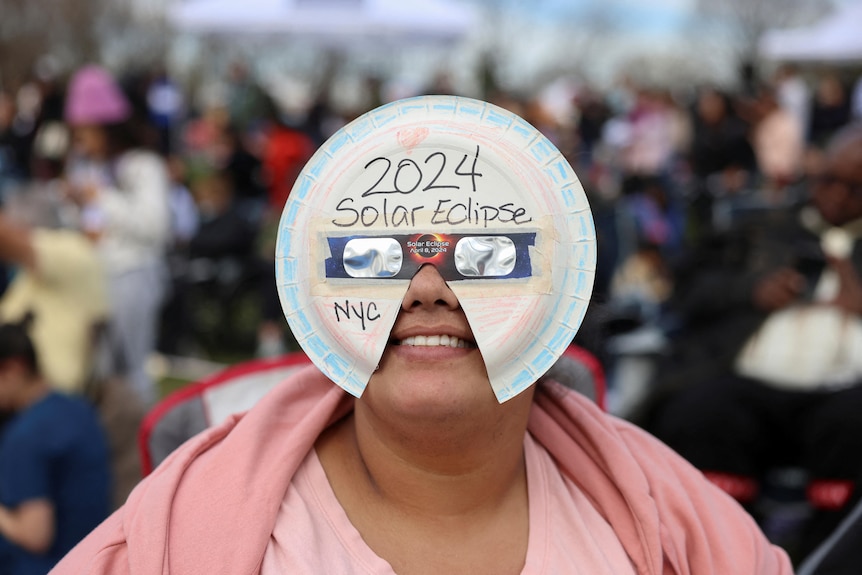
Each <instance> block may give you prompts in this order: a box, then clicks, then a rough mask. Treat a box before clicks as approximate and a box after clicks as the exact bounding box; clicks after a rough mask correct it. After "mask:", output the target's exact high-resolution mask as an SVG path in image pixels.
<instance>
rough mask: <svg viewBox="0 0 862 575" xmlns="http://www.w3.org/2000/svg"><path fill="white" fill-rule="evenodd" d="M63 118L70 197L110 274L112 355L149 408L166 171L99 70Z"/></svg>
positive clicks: (166, 230) (83, 74) (76, 92)
mask: <svg viewBox="0 0 862 575" xmlns="http://www.w3.org/2000/svg"><path fill="white" fill-rule="evenodd" d="M65 119H66V122H67V123H68V124H69V125H70V126H71V127H72V138H73V146H74V148H73V154H72V156H71V157H70V159H69V161H68V163H67V166H66V180H67V182H68V186H69V195H70V197H71V198H72V199H73V200H74V201H76V202H77V203H78V204H79V205H80V206H81V224H82V226H83V229H84V231H85V232H87V233H88V234H90V235H91V237H93V238H94V239H95V240H96V242H97V244H98V249H99V253H100V256H101V258H102V261H103V265H104V266H105V269H106V272H107V274H108V295H109V299H110V304H111V324H110V328H111V330H110V334H111V338H112V342H113V343H114V349H115V354H116V357H117V358H118V362H119V365H121V366H122V368H121V373H122V374H123V376H124V379H125V380H126V381H127V382H128V383H129V385H131V386H132V388H133V389H134V390H135V391H136V392H137V394H138V395H139V396H140V398H141V401H142V402H144V403H145V404H150V403H153V402H154V401H155V399H156V390H155V385H154V383H153V381H152V380H151V378H150V376H149V375H148V373H147V371H146V362H147V359H148V358H149V355H150V354H151V353H152V352H153V350H154V348H155V343H156V334H157V331H156V330H157V324H158V318H159V312H160V306H161V304H162V299H163V297H164V293H165V290H166V287H167V271H166V268H165V261H164V258H165V252H166V249H167V246H168V243H169V241H170V239H171V233H172V230H171V212H170V204H169V196H170V186H171V184H170V179H169V177H168V171H167V167H166V164H165V162H164V160H163V159H162V158H161V157H160V156H159V155H158V154H156V153H155V152H152V151H149V150H146V149H144V148H143V147H141V144H140V140H139V138H138V135H137V134H136V132H135V128H134V124H133V122H132V120H133V118H132V109H131V106H130V104H129V102H128V99H127V98H126V96H125V95H124V94H123V92H122V91H121V90H120V88H119V87H118V86H117V84H116V82H115V81H114V79H113V78H112V77H111V76H110V74H109V73H108V72H107V71H106V70H104V69H102V68H100V67H97V66H86V67H84V68H82V69H80V70H79V71H78V72H77V73H76V74H75V75H74V76H73V77H72V79H71V81H70V83H69V90H68V95H67V99H66V108H65Z"/></svg>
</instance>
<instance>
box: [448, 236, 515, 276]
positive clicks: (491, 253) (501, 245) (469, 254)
mask: <svg viewBox="0 0 862 575" xmlns="http://www.w3.org/2000/svg"><path fill="white" fill-rule="evenodd" d="M515 259H516V252H515V244H514V243H513V242H512V240H510V239H509V238H507V237H503V236H477V237H472V238H462V239H460V240H459V241H458V243H457V244H456V245H455V268H456V269H457V270H458V272H460V273H461V275H464V276H468V277H495V276H506V275H509V274H510V273H512V270H514V269H515Z"/></svg>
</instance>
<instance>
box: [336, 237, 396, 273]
mask: <svg viewBox="0 0 862 575" xmlns="http://www.w3.org/2000/svg"><path fill="white" fill-rule="evenodd" d="M403 258H404V254H403V253H402V252H401V244H399V243H398V240H396V239H393V238H356V239H352V240H350V241H349V242H347V244H346V245H345V246H344V270H345V271H346V272H347V275H349V276H350V277H352V278H391V277H392V276H394V275H396V274H397V273H398V272H399V271H401V261H402V259H403Z"/></svg>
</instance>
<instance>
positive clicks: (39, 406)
mask: <svg viewBox="0 0 862 575" xmlns="http://www.w3.org/2000/svg"><path fill="white" fill-rule="evenodd" d="M0 406H2V407H3V408H5V409H10V410H12V411H13V413H14V414H15V415H14V417H13V418H12V420H11V421H10V422H9V423H8V425H7V427H6V429H5V430H4V432H3V434H2V436H0V564H2V569H0V570H2V572H3V573H8V574H9V575H36V574H40V575H41V574H44V573H47V572H48V571H49V570H50V569H51V567H52V566H53V565H54V564H55V563H56V562H57V561H58V560H59V559H60V558H61V557H63V555H64V554H66V553H67V552H68V551H69V550H70V549H71V548H72V547H73V546H74V545H75V544H76V543H77V542H78V541H80V540H81V539H82V538H83V537H84V536H85V535H86V534H87V533H89V532H90V531H91V530H92V529H93V528H94V527H96V526H97V525H98V524H99V522H101V521H102V520H103V519H104V518H105V517H106V516H107V515H108V513H109V511H110V505H111V501H110V498H111V485H110V472H109V463H108V447H107V443H106V439H105V436H104V433H103V431H102V428H101V427H100V424H99V420H98V417H97V415H96V413H95V411H94V410H93V409H92V408H91V407H90V406H89V405H87V403H86V402H85V401H84V400H82V399H78V398H73V397H71V396H67V395H64V394H61V393H57V392H55V391H52V389H51V388H50V386H49V385H48V383H47V382H46V380H45V379H44V378H43V377H42V376H41V374H40V373H39V370H38V363H37V354H36V350H35V348H34V347H33V344H32V342H31V341H30V338H29V337H28V335H27V332H26V328H25V326H24V325H21V324H2V325H0ZM4 553H5V555H4Z"/></svg>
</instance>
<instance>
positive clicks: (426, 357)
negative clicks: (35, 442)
mask: <svg viewBox="0 0 862 575" xmlns="http://www.w3.org/2000/svg"><path fill="white" fill-rule="evenodd" d="M594 267H595V236H594V231H593V226H592V221H591V217H590V211H589V206H588V204H587V203H586V200H585V196H584V193H583V190H582V188H581V187H580V184H579V183H578V181H577V178H576V176H575V174H574V173H573V172H572V170H571V168H570V167H569V165H568V164H567V163H566V162H565V160H563V159H562V156H561V155H560V154H559V152H558V151H557V150H556V148H554V147H553V146H552V145H551V144H550V143H549V142H548V141H547V140H546V139H545V138H544V137H543V136H541V134H539V133H538V132H536V130H535V129H534V128H532V127H531V126H529V125H528V124H527V123H526V122H524V121H523V120H521V119H520V118H518V117H516V116H514V115H512V114H510V113H509V112H506V111H504V110H502V109H500V108H497V107H495V106H492V105H490V104H486V103H483V102H479V101H475V100H469V99H464V98H455V97H443V96H426V97H421V98H416V99H408V100H400V101H397V102H394V103H392V104H389V105H387V106H384V107H381V108H379V109H376V110H374V111H372V112H369V113H368V114H366V115H364V116H362V117H360V118H358V119H357V120H356V121H354V122H352V123H351V124H349V125H347V126H346V127H344V128H343V129H342V130H341V131H339V132H337V133H336V134H335V135H334V136H333V137H332V138H331V139H330V140H328V141H327V142H326V143H325V144H324V145H323V146H322V148H321V149H320V150H319V151H318V152H317V153H316V154H315V155H314V157H313V158H312V159H311V160H310V161H309V163H308V165H307V166H306V168H305V170H303V173H302V174H301V175H300V178H299V179H298V181H297V184H296V187H295V188H294V190H293V192H292V193H291V195H290V199H289V201H288V203H287V204H286V206H285V210H284V214H283V216H282V220H281V224H280V230H279V238H278V249H277V268H276V271H277V273H276V276H277V282H278V288H279V293H280V297H281V302H282V307H283V309H284V311H285V315H286V317H287V320H288V322H289V324H290V327H291V329H292V330H293V333H294V336H295V337H296V338H297V340H298V341H299V342H300V344H301V345H302V346H303V350H304V351H305V352H306V353H307V354H308V355H309V357H310V358H311V359H312V361H313V362H314V364H315V365H314V366H313V367H309V368H307V369H305V370H304V371H302V372H300V373H299V374H298V375H296V376H294V377H291V378H289V379H288V380H286V381H284V382H283V383H282V384H280V385H279V386H277V387H276V388H275V389H274V390H273V391H272V392H271V393H270V394H269V395H268V396H266V397H265V398H264V399H262V400H261V401H260V402H259V403H258V404H257V405H256V406H255V407H254V408H252V409H251V410H250V411H249V412H247V413H246V414H245V415H243V416H240V417H235V418H233V419H231V420H230V421H228V422H227V423H225V424H224V425H221V426H219V427H215V428H211V429H209V430H207V431H205V432H204V433H202V434H200V435H198V436H196V437H195V438H194V439H192V440H190V441H189V442H187V443H185V444H184V445H183V446H182V447H180V448H179V449H178V450H177V451H175V452H174V453H173V454H172V455H171V456H170V457H169V458H168V459H166V460H165V461H164V462H163V463H162V464H161V465H160V466H159V467H158V468H157V469H156V470H155V472H154V473H153V474H152V475H151V476H149V477H148V478H147V479H145V480H144V481H143V482H142V484H141V485H140V486H139V488H138V489H137V490H136V491H135V492H134V493H133V494H132V495H131V496H130V497H129V500H128V502H127V503H126V505H125V507H124V508H123V509H121V510H119V511H118V512H117V513H116V514H115V515H114V516H113V517H112V518H110V519H108V520H107V521H106V522H105V523H104V524H103V525H102V526H101V527H99V528H98V529H97V530H96V531H94V532H93V533H92V534H91V535H90V537H88V539H86V540H85V541H84V542H83V543H82V544H81V545H79V546H78V548H77V549H76V550H74V551H72V552H71V553H70V554H69V555H68V556H67V557H66V558H65V559H64V561H63V562H62V563H61V564H60V565H59V566H58V567H57V568H56V570H55V573H57V574H65V573H76V574H77V573H82V572H86V573H108V572H110V573H166V572H171V573H210V572H219V573H261V574H269V573H381V574H384V573H385V574H391V573H399V574H410V573H471V574H472V573H493V574H499V573H589V574H597V573H614V574H622V573H639V574H655V575H660V574H667V573H680V574H682V573H698V574H701V573H758V574H763V573H776V574H779V573H780V574H785V573H787V574H789V573H790V572H791V571H790V566H789V562H788V560H787V558H786V556H785V555H784V553H783V551H781V550H779V549H777V548H775V547H773V546H771V545H770V544H769V543H768V542H767V541H766V539H765V537H764V536H763V535H762V534H761V533H760V532H759V531H758V529H757V527H756V526H755V524H754V523H753V521H752V520H751V519H750V518H749V517H748V515H747V514H746V513H745V512H744V511H743V510H742V509H741V508H740V507H739V506H738V505H737V504H736V503H735V502H734V501H733V500H732V499H731V498H730V497H728V496H726V495H725V494H723V493H722V492H721V491H720V490H718V489H717V488H715V487H714V486H712V485H711V484H710V483H708V482H707V481H706V480H705V479H704V478H703V476H702V475H701V474H700V473H699V472H698V471H696V470H695V469H694V468H693V467H691V466H690V465H689V464H688V463H686V462H685V461H684V460H682V459H681V458H680V457H678V456H677V455H676V454H674V453H673V452H672V451H671V450H670V449H668V448H666V447H665V446H663V445H662V444H660V443H659V442H658V441H656V440H655V439H653V438H652V437H650V436H648V435H647V434H646V433H644V432H643V431H641V430H639V429H638V428H636V427H634V426H632V425H630V424H627V423H625V422H623V421H620V420H618V419H615V418H613V417H611V416H609V415H607V414H606V413H604V412H602V411H601V409H599V407H597V406H596V405H595V404H594V403H592V402H591V401H590V400H588V399H586V398H585V397H584V396H581V395H579V394H577V393H576V392H573V391H571V390H569V389H568V388H566V387H564V386H562V385H561V384H559V383H557V382H555V381H553V380H551V379H550V378H548V377H543V375H544V374H545V373H546V371H547V370H548V369H549V368H550V367H551V366H552V364H553V363H554V362H555V361H556V360H557V358H559V357H560V355H562V353H563V351H564V350H565V348H566V347H567V346H568V345H569V344H570V342H571V341H572V338H573V336H574V334H575V332H576V330H577V327H578V325H579V324H580V321H581V318H582V317H583V314H584V313H585V311H586V306H587V305H588V303H589V297H590V289H591V284H592V276H593V271H594ZM537 382H538V383H537ZM333 383H334V384H335V385H333Z"/></svg>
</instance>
